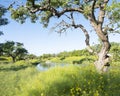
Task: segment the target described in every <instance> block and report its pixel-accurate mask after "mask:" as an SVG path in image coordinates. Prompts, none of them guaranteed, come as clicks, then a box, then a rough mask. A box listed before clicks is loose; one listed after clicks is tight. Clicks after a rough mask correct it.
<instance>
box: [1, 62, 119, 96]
mask: <svg viewBox="0 0 120 96" xmlns="http://www.w3.org/2000/svg"><path fill="white" fill-rule="evenodd" d="M119 69H120V62H113V63H112V66H111V69H110V71H109V72H108V73H106V74H99V73H97V72H96V70H95V69H94V66H93V65H90V64H86V65H83V66H82V65H80V66H78V65H69V66H64V67H60V66H56V67H54V68H50V69H49V70H47V71H43V72H40V71H38V70H36V68H35V67H34V66H30V65H27V64H0V96H120V91H119V90H120V76H119V75H120V70H119Z"/></svg>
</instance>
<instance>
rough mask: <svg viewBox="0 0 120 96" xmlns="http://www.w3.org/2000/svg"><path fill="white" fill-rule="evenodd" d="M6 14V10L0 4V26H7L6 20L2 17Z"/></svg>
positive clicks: (0, 33)
mask: <svg viewBox="0 0 120 96" xmlns="http://www.w3.org/2000/svg"><path fill="white" fill-rule="evenodd" d="M6 12H7V10H6V8H5V7H4V6H3V5H1V4H0V26H2V25H6V24H8V19H7V18H4V17H3V16H4V15H5V13H6ZM0 35H3V33H2V31H0Z"/></svg>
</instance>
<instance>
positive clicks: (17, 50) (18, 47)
mask: <svg viewBox="0 0 120 96" xmlns="http://www.w3.org/2000/svg"><path fill="white" fill-rule="evenodd" d="M0 45H1V46H0V50H1V52H2V55H7V56H10V57H11V58H12V60H13V62H15V61H17V60H21V59H24V57H25V56H26V55H27V53H28V52H27V50H26V49H25V48H23V44H22V43H19V42H13V41H7V42H5V43H1V44H0Z"/></svg>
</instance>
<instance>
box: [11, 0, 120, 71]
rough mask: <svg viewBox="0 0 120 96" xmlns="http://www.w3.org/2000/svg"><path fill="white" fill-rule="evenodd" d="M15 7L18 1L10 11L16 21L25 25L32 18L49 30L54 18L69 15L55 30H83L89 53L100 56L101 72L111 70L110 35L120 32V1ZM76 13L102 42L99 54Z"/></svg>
mask: <svg viewBox="0 0 120 96" xmlns="http://www.w3.org/2000/svg"><path fill="white" fill-rule="evenodd" d="M15 5H16V4H15V2H14V3H12V4H11V5H10V6H9V10H10V11H11V16H12V18H13V19H15V20H17V21H19V22H21V23H24V22H25V20H26V18H31V21H32V22H35V21H36V20H38V19H40V20H41V23H42V24H43V25H44V26H45V27H47V25H48V23H49V22H50V19H51V18H53V17H55V18H61V17H63V16H64V17H65V16H66V18H67V19H69V20H65V18H62V20H61V22H59V23H58V24H57V25H56V26H54V28H53V29H55V30H57V32H59V33H62V32H65V31H66V30H67V29H68V28H70V27H73V28H79V29H81V30H82V32H83V33H84V35H85V37H86V39H85V43H86V46H87V49H88V51H89V52H91V53H94V54H96V55H97V56H98V59H97V60H96V62H95V66H96V68H97V70H98V71H100V72H106V71H107V69H108V67H109V66H110V63H109V62H110V60H109V59H110V55H109V50H110V47H111V45H110V42H109V36H108V34H109V32H118V31H119V28H120V27H119V21H120V13H119V11H120V2H117V0H116V1H115V0H114V1H113V2H112V0H27V1H26V2H23V3H21V4H20V5H19V6H15ZM75 14H79V15H78V16H81V15H82V16H84V18H85V19H86V20H87V21H89V22H90V24H89V25H90V26H91V27H92V28H93V29H94V32H95V33H96V34H97V36H98V37H99V39H100V40H101V42H102V43H101V44H102V47H101V50H100V51H99V52H98V53H97V52H95V51H94V50H93V49H92V48H91V47H90V43H89V41H90V40H89V39H90V36H89V32H88V30H87V28H86V26H85V25H83V24H82V21H81V20H76V16H75ZM52 20H53V19H52ZM105 20H106V21H107V22H105ZM76 21H77V23H76ZM78 21H79V23H78ZM56 27H58V28H56ZM91 38H92V37H91Z"/></svg>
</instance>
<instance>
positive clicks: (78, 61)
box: [73, 58, 94, 64]
mask: <svg viewBox="0 0 120 96" xmlns="http://www.w3.org/2000/svg"><path fill="white" fill-rule="evenodd" d="M85 61H89V62H94V60H93V59H91V58H83V59H81V60H74V61H73V64H82V63H84V62H85Z"/></svg>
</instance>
